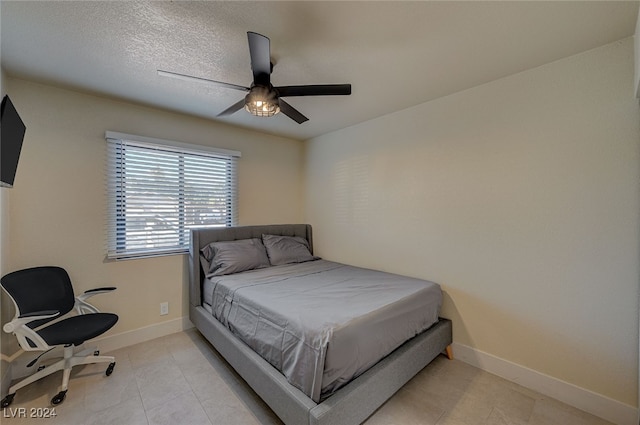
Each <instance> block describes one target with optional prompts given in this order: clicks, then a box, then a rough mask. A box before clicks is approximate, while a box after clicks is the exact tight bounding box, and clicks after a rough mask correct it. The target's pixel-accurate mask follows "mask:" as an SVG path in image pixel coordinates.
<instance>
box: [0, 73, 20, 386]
mask: <svg viewBox="0 0 640 425" xmlns="http://www.w3.org/2000/svg"><path fill="white" fill-rule="evenodd" d="M7 86H8V84H7V81H6V78H5V73H4V70H3V69H2V68H0V98H3V97H4V95H5V94H7ZM10 194H11V189H8V188H4V187H0V276H4V275H5V274H6V270H7V264H8V263H9V197H10ZM12 317H13V304H12V303H11V300H10V299H9V297H7V296H6V295H5V293H4V292H3V291H0V324H5V323H6V322H8V321H9V320H11V318H12ZM17 345H18V344H17V342H16V339H15V338H13V336H11V335H10V334H7V333H5V332H3V331H2V330H0V382H2V386H3V388H2V394H4V386H6V385H8V383H9V380H10V377H9V375H8V372H9V363H10V361H11V355H12V354H13V353H15V352H16V350H17Z"/></svg>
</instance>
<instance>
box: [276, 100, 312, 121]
mask: <svg viewBox="0 0 640 425" xmlns="http://www.w3.org/2000/svg"><path fill="white" fill-rule="evenodd" d="M278 101H279V103H280V112H282V113H283V114H285V115H286V116H288V117H289V118H291V119H292V120H294V121H295V122H297V123H298V124H302V123H303V122H305V121H309V118H307V117H305V116H304V115H302V114H301V113H300V112H298V110H297V109H296V108H294V107H293V106H291V105H289V104H288V103H287V102H285V101H284V100H282V99H278Z"/></svg>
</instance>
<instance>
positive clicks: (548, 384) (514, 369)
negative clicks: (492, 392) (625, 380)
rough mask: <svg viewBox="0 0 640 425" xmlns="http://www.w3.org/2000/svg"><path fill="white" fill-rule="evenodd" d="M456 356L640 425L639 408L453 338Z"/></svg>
mask: <svg viewBox="0 0 640 425" xmlns="http://www.w3.org/2000/svg"><path fill="white" fill-rule="evenodd" d="M452 345H453V355H454V358H456V359H458V360H460V361H463V362H465V363H468V364H470V365H472V366H475V367H477V368H478V369H481V370H484V371H486V372H489V373H492V374H494V375H497V376H499V377H501V378H504V379H507V380H508V381H511V382H515V383H516V384H519V385H522V386H523V387H526V388H529V389H531V390H534V391H537V392H539V393H541V394H544V395H546V396H548V397H551V398H555V399H556V400H559V401H561V402H563V403H566V404H568V405H570V406H573V407H576V408H578V409H580V410H583V411H585V412H588V413H591V414H592V415H595V416H598V417H600V418H602V419H605V420H607V421H609V422H613V423H614V424H616V425H638V409H637V408H635V407H634V406H630V405H628V404H624V403H621V402H619V401H617V400H614V399H611V398H609V397H606V396H604V395H602V394H598V393H595V392H593V391H590V390H587V389H584V388H581V387H578V386H577V385H573V384H570V383H568V382H565V381H562V380H560V379H557V378H554V377H552V376H549V375H545V374H544V373H540V372H537V371H535V370H533V369H529V368H526V367H524V366H521V365H518V364H516V363H512V362H510V361H508V360H504V359H501V358H499V357H496V356H494V355H491V354H488V353H485V352H483V351H480V350H477V349H475V348H472V347H469V346H466V345H463V344H459V343H457V342H454V343H453V344H452Z"/></svg>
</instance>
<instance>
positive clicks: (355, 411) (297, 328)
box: [189, 224, 452, 425]
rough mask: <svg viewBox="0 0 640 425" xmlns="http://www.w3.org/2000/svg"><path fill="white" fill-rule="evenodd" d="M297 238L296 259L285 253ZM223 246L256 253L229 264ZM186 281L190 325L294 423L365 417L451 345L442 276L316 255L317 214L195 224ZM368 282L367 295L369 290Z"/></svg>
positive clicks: (344, 421)
mask: <svg viewBox="0 0 640 425" xmlns="http://www.w3.org/2000/svg"><path fill="white" fill-rule="evenodd" d="M263 235H269V236H265V237H264V238H263ZM267 238H269V239H267ZM263 243H264V246H266V250H267V252H268V254H269V255H268V256H267V260H266V264H264V262H265V260H264V258H262V257H261V255H262V254H261V253H260V252H261V250H262V249H264V247H262V248H260V247H261V246H262V244H263ZM283 244H284V245H283ZM287 244H294V245H295V246H294V245H287ZM301 244H303V245H305V246H306V251H305V250H304V249H302V248H301V249H302V251H305V252H304V253H303V252H302V251H296V252H295V255H294V257H295V258H296V259H297V260H298V259H299V261H293V262H290V261H289V262H288V261H287V260H288V259H287V258H284V257H281V255H284V256H285V257H286V256H287V255H288V254H289V253H290V252H293V251H290V249H291V247H293V248H294V250H295V249H297V248H299V247H300V245H301ZM254 245H256V246H258V248H259V249H258V250H257V251H255V250H254V249H255V248H256V246H254ZM211 247H215V248H216V253H217V254H216V255H217V256H216V257H215V258H216V260H212V255H213V253H212V252H211V251H210V250H211V249H212V248H211ZM283 247H284V248H286V249H287V250H284V251H283V250H280V248H283ZM238 249H240V250H239V251H238ZM207 250H209V251H207ZM234 250H235V251H234ZM254 252H257V253H258V254H256V255H253V253H254ZM283 252H284V253H285V254H282V253H283ZM226 253H231V254H229V255H231V256H232V257H233V256H234V255H235V256H237V255H244V253H247V254H246V257H247V258H250V260H251V261H248V260H247V261H248V264H249V265H247V264H244V265H243V266H242V267H240V268H239V269H238V270H236V269H234V267H236V264H235V263H234V264H232V266H231V267H230V268H227V269H225V267H227V266H228V264H227V263H224V262H221V261H220V260H219V258H223V257H224V255H226ZM239 253H240V254H239ZM298 256H299V257H298ZM210 261H213V263H215V264H213V263H210ZM223 263H224V264H223ZM389 278H393V279H394V280H393V285H392V287H391V288H390V287H389V285H388V282H386V281H387V280H388V279H389ZM189 280H190V283H189V316H190V319H191V321H192V322H193V324H194V325H195V326H196V328H197V329H198V330H199V331H200V332H201V333H202V334H203V335H204V336H205V338H207V340H208V341H209V342H210V343H211V344H212V345H213V346H214V348H215V349H216V350H217V351H218V352H219V353H220V354H221V355H222V356H223V357H224V358H225V359H226V360H227V361H228V362H229V364H230V365H231V366H232V367H233V368H234V369H235V370H236V371H237V372H238V374H239V375H240V376H242V378H243V379H244V380H245V381H246V382H247V383H248V384H249V385H250V386H251V387H252V388H253V390H254V391H255V392H256V393H257V394H258V395H259V396H260V397H261V398H262V399H263V400H264V401H265V402H266V403H267V404H268V405H269V407H270V408H271V409H272V410H273V411H274V412H275V413H276V414H277V415H278V416H279V417H280V419H282V421H283V422H284V423H286V424H305V425H306V424H309V425H314V424H319V425H320V424H321V425H325V424H327V425H328V424H359V423H362V422H363V421H364V420H365V419H366V418H367V417H369V416H370V415H371V414H372V413H373V412H374V411H375V410H376V409H377V408H378V407H379V406H380V405H382V404H383V403H384V402H385V401H386V400H387V399H388V398H389V397H391V396H392V395H393V394H394V393H395V392H396V391H397V390H398V389H400V388H401V387H402V386H403V385H404V384H405V383H406V382H407V381H408V380H409V379H411V378H412V377H413V376H414V375H415V374H416V373H418V372H419V371H420V370H422V368H424V366H426V365H427V364H428V363H429V362H431V360H433V359H434V358H435V357H436V356H437V355H439V354H440V353H441V352H443V351H446V352H447V353H448V354H449V355H450V349H449V346H450V344H451V342H452V337H451V322H450V321H449V320H447V319H443V318H439V317H438V315H437V314H438V312H439V307H440V303H441V293H440V294H439V292H440V288H439V286H438V285H436V284H433V283H431V282H427V281H422V280H418V279H411V278H406V277H401V276H396V275H390V274H387V273H382V272H376V271H372V270H367V269H359V268H356V267H352V266H347V265H344V264H339V263H334V262H330V261H325V260H322V259H319V258H317V257H313V240H312V232H311V226H310V225H306V224H283V225H265V226H243V227H225V228H203V229H193V230H192V231H191V241H190V252H189ZM363 282H366V286H372V287H373V289H368V291H369V290H371V291H373V292H372V295H371V296H368V297H367V296H362V295H361V293H362V290H361V288H362V286H363V285H364V283H363ZM329 287H331V288H332V289H331V291H329V290H328V289H327V288H329ZM336 290H337V291H338V294H339V296H338V297H337V298H335V294H333V293H334V292H335V291H336ZM296 291H298V292H300V293H301V294H298V293H297V292H296ZM329 292H331V294H329ZM414 293H418V294H420V296H419V297H418V296H413V294H414ZM299 296H304V297H306V298H299ZM330 296H332V297H334V298H333V299H332V301H327V300H329V299H330V298H329V297H330ZM438 296H440V298H438ZM383 297H384V298H383ZM418 298H420V299H422V300H424V301H420V303H418V302H417V301H416V299H418ZM382 300H384V301H382ZM326 304H331V307H327V306H326ZM391 306H392V307H393V308H392V307H391ZM324 308H330V310H328V312H327V311H325V310H324ZM399 311H402V315H400V313H398V312H399ZM328 322H331V323H328ZM309 323H312V324H313V325H314V326H307V325H308V324H309ZM329 325H330V326H329ZM347 325H348V326H347ZM381 335H387V336H391V338H390V341H388V340H382V339H380V336H381ZM341 343H342V345H341ZM345 344H346V345H345ZM345 347H346V348H345ZM346 352H349V353H350V354H351V353H355V354H356V355H355V356H347V355H346ZM380 358H381V359H380ZM356 360H357V361H356Z"/></svg>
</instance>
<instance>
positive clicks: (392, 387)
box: [190, 306, 451, 425]
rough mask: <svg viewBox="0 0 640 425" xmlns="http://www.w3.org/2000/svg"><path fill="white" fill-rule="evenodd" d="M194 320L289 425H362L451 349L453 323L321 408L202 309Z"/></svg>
mask: <svg viewBox="0 0 640 425" xmlns="http://www.w3.org/2000/svg"><path fill="white" fill-rule="evenodd" d="M190 319H191V321H192V322H193V324H194V325H195V326H196V328H197V329H198V330H199V331H200V333H202V335H204V337H205V338H206V339H207V340H208V341H209V342H210V343H211V345H213V347H214V348H215V349H216V350H217V351H218V352H219V353H220V354H221V355H222V357H224V358H225V359H226V361H227V362H228V363H229V364H230V365H231V366H232V367H233V368H234V369H235V370H236V372H238V374H239V375H240V376H241V377H242V378H243V379H244V380H245V381H246V382H247V383H248V384H249V386H250V387H251V388H252V389H253V390H254V391H255V392H256V393H257V394H258V396H260V398H262V399H263V400H264V402H265V403H267V405H269V407H270V408H271V410H273V411H274V412H275V413H276V415H278V417H280V419H282V421H283V422H284V423H285V424H287V425H303V424H304V425H330V424H331V425H334V424H335V425H348V424H353V425H356V424H360V423H362V422H363V421H364V420H365V419H367V418H368V417H369V416H370V415H371V414H372V413H373V412H375V410H376V409H377V408H378V407H380V406H381V405H382V404H383V403H384V402H385V401H386V400H388V399H389V398H390V397H391V396H392V395H393V394H395V392H396V391H398V390H399V389H400V388H402V386H403V385H404V384H406V383H407V382H408V381H409V380H410V379H411V378H412V377H414V376H415V375H416V374H417V373H418V372H420V371H421V370H422V369H423V368H424V367H425V366H426V365H427V364H429V363H430V362H431V361H432V360H433V359H434V358H436V357H437V356H438V355H439V354H440V353H442V352H443V351H445V350H446V349H447V347H449V346H450V344H451V321H449V320H447V319H440V321H439V322H438V323H437V324H435V325H434V326H432V327H431V328H429V329H428V330H426V331H425V332H423V333H421V334H420V335H417V336H416V337H414V338H412V339H411V340H409V341H407V342H406V343H405V344H403V345H402V346H400V347H399V348H397V349H396V350H395V351H394V352H392V353H391V354H389V355H388V356H387V357H385V358H384V359H382V360H381V361H380V362H378V363H377V364H376V365H375V366H373V367H372V368H371V369H369V370H368V371H366V372H365V373H363V374H362V375H360V376H359V377H358V378H356V379H354V380H353V381H351V382H350V383H349V384H347V385H346V386H344V387H343V388H341V389H339V390H338V391H336V392H335V393H334V394H333V395H331V396H330V397H329V398H327V399H326V400H324V401H323V402H321V403H315V402H313V401H312V400H311V399H310V398H309V397H307V396H306V395H305V394H304V393H303V392H302V391H300V390H299V389H297V388H295V387H294V386H292V385H291V384H289V382H287V380H286V378H285V377H284V375H282V374H281V373H280V372H279V371H278V370H276V369H275V368H274V367H273V366H271V364H269V363H268V362H267V361H266V360H264V359H263V358H262V357H260V356H259V355H258V354H256V353H255V352H254V351H253V350H252V349H251V348H249V346H247V345H246V344H245V343H243V342H242V341H240V340H239V339H238V338H237V337H235V336H234V335H233V334H232V333H231V332H230V331H229V330H228V329H227V328H225V327H224V326H223V325H222V324H220V322H218V321H217V320H216V319H215V318H214V317H213V316H211V313H209V312H208V311H206V310H205V309H204V308H203V307H197V306H191V308H190Z"/></svg>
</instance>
